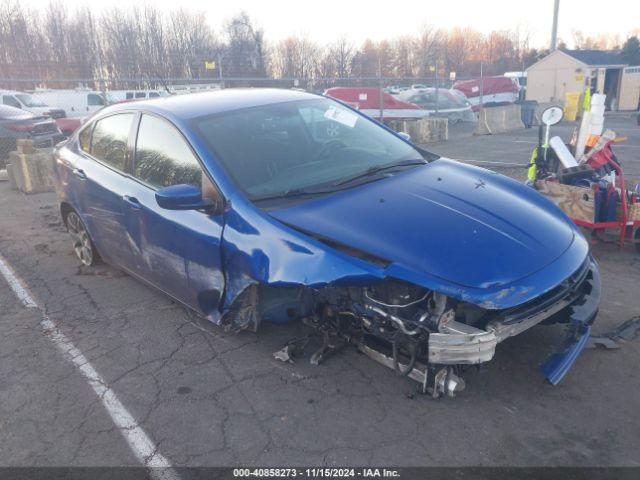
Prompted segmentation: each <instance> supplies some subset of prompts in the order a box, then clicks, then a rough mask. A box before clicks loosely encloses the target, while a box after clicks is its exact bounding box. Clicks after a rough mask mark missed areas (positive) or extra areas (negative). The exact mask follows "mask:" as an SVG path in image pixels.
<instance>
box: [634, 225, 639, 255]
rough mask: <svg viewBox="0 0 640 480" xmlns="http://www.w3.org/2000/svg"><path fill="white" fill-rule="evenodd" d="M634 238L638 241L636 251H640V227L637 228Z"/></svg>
mask: <svg viewBox="0 0 640 480" xmlns="http://www.w3.org/2000/svg"><path fill="white" fill-rule="evenodd" d="M633 239H634V240H635V241H636V243H635V245H636V252H638V253H640V228H636V231H635V233H634V235H633Z"/></svg>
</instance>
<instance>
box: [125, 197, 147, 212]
mask: <svg viewBox="0 0 640 480" xmlns="http://www.w3.org/2000/svg"><path fill="white" fill-rule="evenodd" d="M122 200H124V201H125V203H126V204H127V205H129V206H130V207H131V208H134V209H136V210H140V209H141V208H142V205H141V204H140V202H139V201H138V199H137V198H136V197H130V196H129V195H124V196H123V197H122Z"/></svg>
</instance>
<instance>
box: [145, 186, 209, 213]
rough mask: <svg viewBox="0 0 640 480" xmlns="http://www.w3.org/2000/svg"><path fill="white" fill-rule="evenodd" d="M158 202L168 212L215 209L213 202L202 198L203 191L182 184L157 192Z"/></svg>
mask: <svg viewBox="0 0 640 480" xmlns="http://www.w3.org/2000/svg"><path fill="white" fill-rule="evenodd" d="M156 202H158V205H160V207H162V208H165V209H167V210H200V209H203V208H204V209H208V208H212V207H215V205H216V203H215V202H214V201H212V200H207V199H203V198H202V190H200V189H199V188H198V187H195V186H193V185H187V184H180V185H171V186H170V187H164V188H161V189H160V190H158V191H156Z"/></svg>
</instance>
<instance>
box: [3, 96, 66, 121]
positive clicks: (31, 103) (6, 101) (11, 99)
mask: <svg viewBox="0 0 640 480" xmlns="http://www.w3.org/2000/svg"><path fill="white" fill-rule="evenodd" d="M0 100H1V102H0V103H2V105H7V106H9V107H13V108H18V109H20V110H24V111H25V112H30V113H33V114H35V115H42V116H46V117H51V118H64V117H65V116H66V113H65V111H64V109H62V108H55V106H54V107H52V106H50V105H51V104H48V103H45V102H43V101H42V100H40V99H38V98H36V97H34V96H33V95H31V94H29V93H25V92H18V91H15V90H0Z"/></svg>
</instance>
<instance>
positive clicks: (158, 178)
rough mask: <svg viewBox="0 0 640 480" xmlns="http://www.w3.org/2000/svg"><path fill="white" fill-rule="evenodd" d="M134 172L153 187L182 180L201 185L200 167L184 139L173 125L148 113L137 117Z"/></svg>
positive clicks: (178, 182) (169, 184)
mask: <svg viewBox="0 0 640 480" xmlns="http://www.w3.org/2000/svg"><path fill="white" fill-rule="evenodd" d="M134 176H135V177H136V178H139V179H140V180H142V181H143V182H144V183H146V184H148V185H150V186H152V187H155V188H162V187H168V186H171V185H178V184H182V183H186V184H189V185H194V186H196V187H199V188H202V187H203V184H202V180H203V174H202V168H201V167H200V163H199V162H198V160H197V158H196V157H195V155H194V154H193V152H192V151H191V149H190V148H189V145H188V144H187V142H186V141H185V139H184V138H183V137H182V135H181V134H180V133H179V132H178V131H177V130H176V129H175V127H173V125H170V124H169V123H168V122H166V121H164V120H162V119H160V118H158V117H154V116H151V115H142V119H141V120H140V126H139V128H138V139H137V141H136V149H135V168H134ZM207 183H208V182H207ZM203 190H204V189H203Z"/></svg>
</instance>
